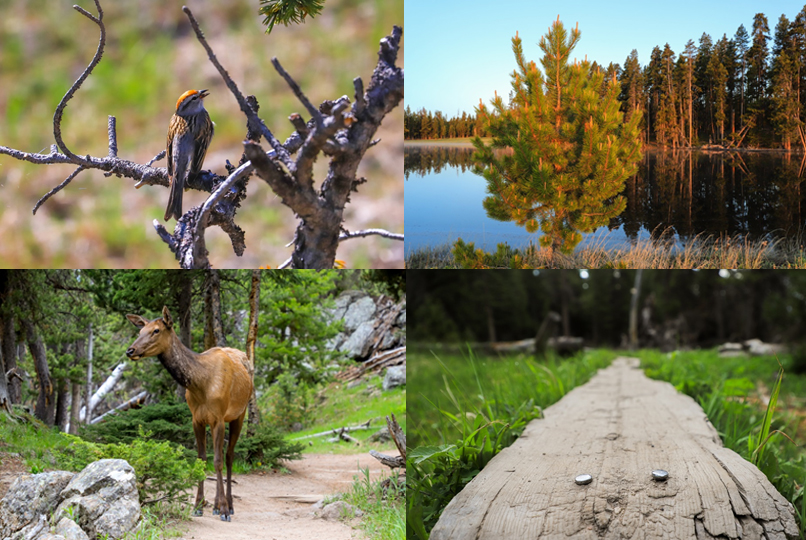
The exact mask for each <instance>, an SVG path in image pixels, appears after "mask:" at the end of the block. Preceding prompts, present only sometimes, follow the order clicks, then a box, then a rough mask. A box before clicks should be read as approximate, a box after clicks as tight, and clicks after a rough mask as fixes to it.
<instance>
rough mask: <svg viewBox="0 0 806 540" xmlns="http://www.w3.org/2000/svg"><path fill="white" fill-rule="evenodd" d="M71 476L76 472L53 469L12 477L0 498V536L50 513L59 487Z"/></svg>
mask: <svg viewBox="0 0 806 540" xmlns="http://www.w3.org/2000/svg"><path fill="white" fill-rule="evenodd" d="M74 476H75V473H71V472H66V471H54V472H45V473H39V474H24V475H22V476H20V477H19V478H17V479H16V480H14V483H13V484H11V487H10V488H9V490H8V492H7V493H6V496H5V497H3V500H2V501H0V538H6V537H8V536H11V535H12V534H14V533H15V532H18V531H21V529H23V528H25V527H26V526H27V525H30V524H35V523H34V521H35V520H36V519H37V518H39V516H40V515H43V514H44V515H46V516H47V515H50V512H51V511H52V510H53V507H55V506H56V505H57V504H58V503H59V494H60V493H61V491H62V489H64V487H65V486H66V485H67V484H68V482H70V480H71V479H72V478H73V477H74ZM23 537H24V536H23ZM23 537H20V538H23Z"/></svg>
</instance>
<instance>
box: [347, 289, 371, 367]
mask: <svg viewBox="0 0 806 540" xmlns="http://www.w3.org/2000/svg"><path fill="white" fill-rule="evenodd" d="M370 302H371V300H370ZM353 305H355V304H353ZM373 306H374V304H373ZM374 329H375V321H366V322H363V323H361V324H360V325H359V326H358V328H356V329H355V332H353V333H352V335H350V337H349V338H347V340H346V341H345V342H344V343H342V344H341V347H339V350H340V351H341V352H343V353H345V354H346V355H347V357H348V358H366V357H367V355H368V354H369V349H370V347H371V346H372V340H371V339H370V338H371V337H372V331H373V330H374Z"/></svg>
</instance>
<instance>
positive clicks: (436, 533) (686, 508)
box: [430, 358, 798, 540]
mask: <svg viewBox="0 0 806 540" xmlns="http://www.w3.org/2000/svg"><path fill="white" fill-rule="evenodd" d="M637 366H638V360H637V359H634V358H619V359H616V360H615V361H614V362H613V365H612V366H611V367H609V368H607V369H604V370H601V371H600V372H599V373H598V374H597V375H596V376H595V377H593V378H592V379H591V380H590V381H589V382H588V383H587V384H585V385H582V386H580V387H577V388H575V389H574V390H572V391H571V392H569V393H568V394H567V395H566V396H565V397H564V398H563V399H562V400H560V401H559V402H557V403H555V404H554V405H552V406H551V407H549V408H547V409H546V410H545V411H543V418H541V419H537V420H533V421H532V422H531V423H530V424H529V425H528V426H527V427H526V429H525V430H524V432H523V434H522V436H521V437H520V438H519V439H518V440H517V441H516V442H515V443H514V444H513V445H512V446H510V447H509V448H506V449H504V450H503V451H502V452H501V453H500V454H498V455H497V456H496V457H495V458H493V459H492V461H490V462H489V463H488V464H487V466H486V467H484V469H483V470H482V471H481V472H480V473H479V474H478V475H477V476H476V478H475V479H473V480H472V481H471V482H470V483H469V484H468V485H467V486H465V488H464V489H463V490H462V491H461V492H460V493H459V494H458V495H457V496H456V497H454V499H453V500H452V501H451V502H450V503H449V504H448V506H447V507H446V508H445V510H444V511H443V513H442V516H441V517H440V519H439V521H438V522H437V524H436V526H435V527H434V529H433V530H432V531H431V537H430V538H431V540H445V539H448V538H473V539H477V540H490V539H508V540H511V539H513V538H530V539H536V538H570V537H574V538H590V539H598V538H644V539H654V538H671V539H681V538H687V539H697V540H702V539H712V538H730V539H739V538H741V539H742V540H750V539H760V538H766V539H776V540H785V539H786V538H797V535H798V531H797V527H796V525H795V519H794V510H793V508H792V505H791V504H790V503H789V502H788V501H787V500H786V499H784V498H783V497H782V496H781V495H780V494H779V493H778V492H777V491H776V489H775V488H774V487H773V486H772V484H771V483H770V482H769V480H767V477H766V476H764V474H763V473H761V471H759V470H758V469H757V468H756V467H755V466H753V465H751V464H750V463H748V462H747V461H745V460H744V459H742V458H741V457H740V456H739V455H738V454H736V453H735V452H733V451H732V450H729V449H727V448H724V447H723V446H722V442H721V441H720V439H719V435H718V434H717V432H716V430H715V429H714V427H713V426H712V425H711V424H710V423H709V422H708V419H707V418H706V416H705V413H703V411H702V409H701V408H700V406H699V405H697V403H696V402H695V401H694V400H693V399H691V398H690V397H688V396H685V395H682V394H680V393H678V392H677V391H676V390H675V389H674V387H673V386H672V385H670V384H669V383H665V382H660V381H653V380H650V379H648V378H647V377H646V376H645V375H644V374H643V372H642V371H640V370H639V369H637ZM658 469H663V470H665V471H667V472H668V479H666V480H656V479H654V477H653V471H655V470H658ZM581 475H590V477H591V478H590V480H589V481H588V479H587V478H580V479H579V483H578V482H577V478H576V477H577V476H581Z"/></svg>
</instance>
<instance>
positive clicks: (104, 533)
mask: <svg viewBox="0 0 806 540" xmlns="http://www.w3.org/2000/svg"><path fill="white" fill-rule="evenodd" d="M139 520H140V503H139V500H138V498H137V486H136V483H135V475H134V469H133V468H132V467H131V465H129V464H128V463H127V462H126V461H124V460H122V459H102V460H100V461H96V462H94V463H91V464H89V465H88V466H87V467H85V468H84V470H83V471H81V472H80V473H78V474H75V473H71V472H66V471H54V472H46V473H40V474H26V475H23V476H20V477H19V478H18V479H17V480H15V481H14V483H13V484H12V485H11V487H10V488H9V490H8V493H6V496H5V497H3V499H2V500H0V539H2V540H7V539H10V540H48V539H53V540H62V539H65V540H88V539H90V538H92V539H95V538H103V537H106V538H109V539H117V538H122V537H123V536H124V535H125V534H126V533H127V532H129V531H130V530H132V529H133V528H134V527H135V526H136V525H137V522H138V521H139Z"/></svg>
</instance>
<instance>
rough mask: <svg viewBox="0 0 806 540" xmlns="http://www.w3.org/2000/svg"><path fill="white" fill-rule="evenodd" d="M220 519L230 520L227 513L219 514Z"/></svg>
mask: <svg viewBox="0 0 806 540" xmlns="http://www.w3.org/2000/svg"><path fill="white" fill-rule="evenodd" d="M221 521H231V520H230V518H229V516H228V515H227V514H221Z"/></svg>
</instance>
